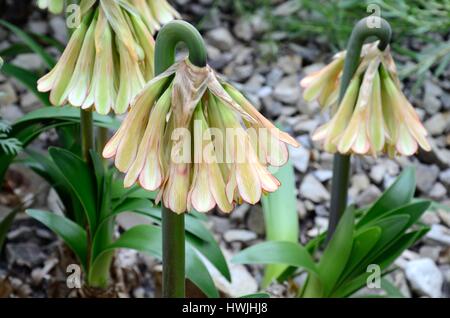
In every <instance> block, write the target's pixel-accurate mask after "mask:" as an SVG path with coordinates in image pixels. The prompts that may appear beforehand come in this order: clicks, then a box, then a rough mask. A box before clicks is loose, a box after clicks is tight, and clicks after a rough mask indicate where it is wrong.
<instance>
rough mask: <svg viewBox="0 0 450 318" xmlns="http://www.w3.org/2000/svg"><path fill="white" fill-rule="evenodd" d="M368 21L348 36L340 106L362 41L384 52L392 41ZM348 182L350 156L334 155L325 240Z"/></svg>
mask: <svg viewBox="0 0 450 318" xmlns="http://www.w3.org/2000/svg"><path fill="white" fill-rule="evenodd" d="M369 19H373V18H372V17H370V18H364V19H362V20H360V21H359V22H358V23H357V24H356V25H355V27H354V28H353V31H352V34H351V36H350V39H349V42H348V46H347V54H346V57H345V64H344V73H343V75H342V79H341V87H340V92H339V104H340V102H341V101H342V99H343V98H344V95H345V92H346V90H347V88H348V85H349V84H350V81H351V79H352V77H353V75H354V74H355V71H356V69H357V68H358V65H359V62H360V56H361V48H362V46H363V44H364V41H365V40H366V39H367V38H368V37H371V36H375V37H377V38H378V39H379V40H380V44H379V45H378V48H379V49H380V50H384V49H385V48H386V47H387V46H388V44H389V42H390V40H391V33H392V31H391V27H390V25H389V23H388V22H387V21H386V20H384V19H383V18H379V22H380V25H379V27H373V28H370V27H369V23H368V22H369ZM349 179H350V156H348V155H341V154H336V155H335V156H334V162H333V180H332V181H331V207H330V220H329V226H328V237H327V240H329V239H330V238H331V236H332V235H333V233H334V231H335V230H336V226H337V224H338V223H339V220H340V218H341V217H342V215H343V214H344V211H345V209H346V207H347V193H348V186H349Z"/></svg>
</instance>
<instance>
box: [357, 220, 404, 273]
mask: <svg viewBox="0 0 450 318" xmlns="http://www.w3.org/2000/svg"><path fill="white" fill-rule="evenodd" d="M409 220H410V216H409V215H406V214H401V215H394V216H391V217H388V218H385V219H382V220H380V221H379V222H378V223H377V226H378V227H379V228H380V229H381V231H382V232H381V236H380V238H379V239H378V241H377V243H376V244H375V246H374V247H373V248H372V250H371V252H370V253H369V254H368V255H367V257H365V258H364V259H363V260H362V261H361V262H360V263H359V264H358V266H357V267H356V268H358V270H354V271H353V272H352V273H350V275H349V278H350V279H352V278H354V277H356V276H357V275H359V274H360V273H361V272H364V271H366V269H367V266H368V265H369V264H379V263H378V262H377V261H376V259H377V258H378V257H380V256H381V255H384V253H385V252H386V250H388V249H389V248H390V247H391V246H392V245H393V244H395V242H396V240H398V239H400V238H401V237H402V234H403V232H404V231H405V229H406V225H407V224H408V222H409Z"/></svg>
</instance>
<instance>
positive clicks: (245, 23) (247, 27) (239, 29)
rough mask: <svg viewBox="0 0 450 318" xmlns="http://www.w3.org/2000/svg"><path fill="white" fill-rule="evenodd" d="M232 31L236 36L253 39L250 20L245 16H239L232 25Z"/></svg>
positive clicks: (247, 39)
mask: <svg viewBox="0 0 450 318" xmlns="http://www.w3.org/2000/svg"><path fill="white" fill-rule="evenodd" d="M233 32H234V34H235V35H236V37H237V38H239V39H241V40H244V41H247V42H248V41H250V40H252V39H253V28H252V24H251V22H250V21H249V20H248V19H246V18H241V19H239V21H238V22H237V23H236V24H235V25H234V28H233Z"/></svg>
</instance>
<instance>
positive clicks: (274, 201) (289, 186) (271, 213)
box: [261, 161, 299, 288]
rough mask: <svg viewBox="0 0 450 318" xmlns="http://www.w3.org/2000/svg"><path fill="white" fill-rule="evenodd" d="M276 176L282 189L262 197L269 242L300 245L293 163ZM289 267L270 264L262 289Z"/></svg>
mask: <svg viewBox="0 0 450 318" xmlns="http://www.w3.org/2000/svg"><path fill="white" fill-rule="evenodd" d="M274 176H275V177H276V178H277V179H278V180H279V181H280V183H281V187H280V188H279V189H278V190H277V191H275V192H274V193H270V194H268V195H264V196H262V197H261V204H262V208H263V213H264V221H265V226H266V240H267V241H283V242H292V243H298V238H299V224H298V214H297V195H296V190H295V173H294V167H293V166H292V163H291V162H290V161H289V162H288V163H287V164H286V165H284V166H282V167H281V168H278V170H277V171H276V172H275V173H274ZM288 268H289V266H287V265H284V264H270V265H267V266H266V269H265V273H264V278H263V283H262V287H263V288H265V287H267V286H268V285H269V284H270V283H272V281H273V280H276V279H278V278H279V277H280V276H281V275H282V274H283V273H284V272H285V271H286V270H287V269H288Z"/></svg>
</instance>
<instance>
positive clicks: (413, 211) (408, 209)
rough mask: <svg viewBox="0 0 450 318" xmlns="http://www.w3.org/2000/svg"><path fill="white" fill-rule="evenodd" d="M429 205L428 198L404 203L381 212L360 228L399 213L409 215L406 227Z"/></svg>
mask: <svg viewBox="0 0 450 318" xmlns="http://www.w3.org/2000/svg"><path fill="white" fill-rule="evenodd" d="M430 206H431V202H430V201H428V200H415V201H412V202H411V203H409V204H407V205H404V206H402V207H400V208H397V209H393V210H392V211H389V212H387V213H385V214H383V215H382V216H380V217H378V218H376V219H373V220H371V221H370V222H368V223H366V224H365V225H364V226H362V227H361V230H362V229H365V228H367V227H368V226H373V225H374V224H376V223H377V222H379V221H380V220H382V219H384V218H388V217H391V216H395V215H400V214H406V215H409V217H410V218H409V222H408V223H407V224H406V225H405V227H406V228H408V227H410V226H412V225H413V224H414V223H416V222H417V221H418V220H419V219H420V217H421V216H422V214H424V213H425V211H426V210H428V208H429V207H430Z"/></svg>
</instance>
